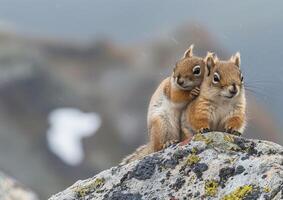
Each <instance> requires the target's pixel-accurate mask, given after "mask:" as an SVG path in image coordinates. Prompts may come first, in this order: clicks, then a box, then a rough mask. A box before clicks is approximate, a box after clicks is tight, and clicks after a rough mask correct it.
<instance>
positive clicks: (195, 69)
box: [193, 65, 201, 76]
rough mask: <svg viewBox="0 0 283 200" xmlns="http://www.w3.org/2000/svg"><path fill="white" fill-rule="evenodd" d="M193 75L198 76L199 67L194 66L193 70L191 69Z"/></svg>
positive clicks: (199, 72)
mask: <svg viewBox="0 0 283 200" xmlns="http://www.w3.org/2000/svg"><path fill="white" fill-rule="evenodd" d="M193 74H194V75H195V76H200V74H201V70H200V66H199V65H196V66H194V68H193Z"/></svg>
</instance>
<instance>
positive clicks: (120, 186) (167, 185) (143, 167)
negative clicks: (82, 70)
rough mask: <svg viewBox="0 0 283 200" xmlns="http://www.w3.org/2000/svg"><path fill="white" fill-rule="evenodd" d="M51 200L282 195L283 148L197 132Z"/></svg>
mask: <svg viewBox="0 0 283 200" xmlns="http://www.w3.org/2000/svg"><path fill="white" fill-rule="evenodd" d="M50 199H51V200H59V199H60V200H63V199H64V200H71V199H84V200H87V199H99V200H100V199H101V200H141V199H144V200H147V199H149V200H159V199H160V200H163V199H169V200H185V199H188V200H190V199H221V200H240V199H243V200H252V199H283V147H282V146H280V145H278V144H275V143H272V142H267V141H261V140H251V139H246V138H243V137H237V136H233V135H229V134H226V133H220V132H211V133H206V134H203V135H200V134H198V135H196V136H195V137H194V138H193V140H192V141H191V142H190V143H189V144H177V145H172V146H170V147H168V148H167V149H165V150H163V151H160V152H158V153H154V154H152V155H149V156H147V157H145V158H144V159H142V160H140V161H135V162H132V163H130V164H128V165H124V166H117V167H113V168H111V169H109V170H106V171H103V172H101V173H100V174H98V175H96V176H95V177H93V178H90V179H87V180H83V181H78V182H77V183H75V184H74V185H73V186H71V187H69V188H68V189H66V190H65V191H63V192H60V193H58V194H56V195H54V196H52V197H51V198H50Z"/></svg>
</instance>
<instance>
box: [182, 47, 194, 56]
mask: <svg viewBox="0 0 283 200" xmlns="http://www.w3.org/2000/svg"><path fill="white" fill-rule="evenodd" d="M193 49H194V45H193V44H192V45H191V46H190V47H189V48H188V49H187V50H186V51H185V53H184V56H183V58H191V57H192V56H193Z"/></svg>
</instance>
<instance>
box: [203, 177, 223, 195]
mask: <svg viewBox="0 0 283 200" xmlns="http://www.w3.org/2000/svg"><path fill="white" fill-rule="evenodd" d="M218 186H219V184H218V182H217V181H215V180H207V181H205V185H204V190H205V195H206V196H210V197H215V196H216V195H217V192H218Z"/></svg>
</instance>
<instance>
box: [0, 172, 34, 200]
mask: <svg viewBox="0 0 283 200" xmlns="http://www.w3.org/2000/svg"><path fill="white" fill-rule="evenodd" d="M0 199H1V200H38V198H37V196H36V195H35V194H34V193H33V192H32V191H30V190H29V189H27V188H25V187H24V186H23V185H21V184H20V183H18V182H17V181H15V180H14V179H12V178H10V177H8V176H6V175H5V174H3V173H1V172H0Z"/></svg>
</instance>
